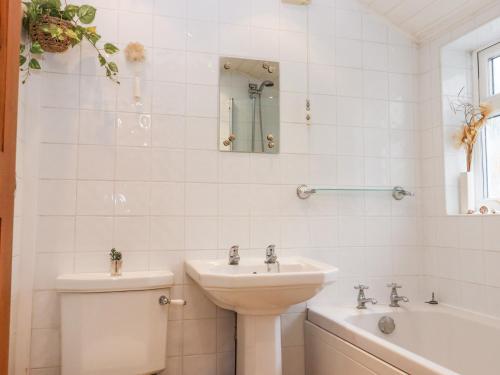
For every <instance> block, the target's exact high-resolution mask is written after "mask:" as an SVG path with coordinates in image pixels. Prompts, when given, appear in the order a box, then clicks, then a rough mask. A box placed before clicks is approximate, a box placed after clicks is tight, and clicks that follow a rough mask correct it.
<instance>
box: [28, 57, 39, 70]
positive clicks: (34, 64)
mask: <svg viewBox="0 0 500 375" xmlns="http://www.w3.org/2000/svg"><path fill="white" fill-rule="evenodd" d="M29 67H30V68H31V69H36V70H40V69H41V68H42V67H41V66H40V63H39V62H38V60H37V59H35V58H33V59H31V60H30V62H29Z"/></svg>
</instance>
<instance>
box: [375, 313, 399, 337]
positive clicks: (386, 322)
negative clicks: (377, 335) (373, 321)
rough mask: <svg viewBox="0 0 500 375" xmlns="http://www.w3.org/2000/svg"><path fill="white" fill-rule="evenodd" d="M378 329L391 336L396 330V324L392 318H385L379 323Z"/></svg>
mask: <svg viewBox="0 0 500 375" xmlns="http://www.w3.org/2000/svg"><path fill="white" fill-rule="evenodd" d="M378 328H379V329H380V332H382V333H385V334H386V335H389V334H391V333H393V332H394V330H395V329H396V323H394V319H392V318H391V317H390V316H383V317H381V318H380V320H379V321H378Z"/></svg>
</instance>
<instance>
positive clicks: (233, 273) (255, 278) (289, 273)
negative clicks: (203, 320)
mask: <svg viewBox="0 0 500 375" xmlns="http://www.w3.org/2000/svg"><path fill="white" fill-rule="evenodd" d="M278 267H279V269H278ZM186 271H187V273H188V274H189V276H191V278H192V279H193V280H194V281H195V282H196V283H197V284H199V285H200V287H201V288H202V289H203V290H205V292H206V293H207V295H208V297H209V298H210V299H211V300H212V301H213V302H214V303H215V304H217V305H219V306H220V307H223V308H225V309H229V310H234V311H236V312H238V313H242V314H251V315H269V314H280V313H282V312H283V311H285V310H286V309H287V308H288V307H289V306H291V305H294V304H297V303H300V302H303V301H306V300H308V299H310V298H311V297H313V296H314V295H316V294H317V293H318V292H319V291H320V290H321V289H322V288H323V287H324V286H325V285H327V284H330V283H332V282H334V280H335V275H336V272H337V269H336V268H335V267H332V266H330V265H328V264H325V263H321V262H316V261H313V260H311V259H307V258H302V257H290V258H281V259H279V266H278V264H270V265H269V266H268V265H267V264H264V260H263V259H260V258H250V259H241V261H240V264H239V265H236V266H233V265H229V264H228V262H227V260H226V259H220V260H189V261H187V262H186Z"/></svg>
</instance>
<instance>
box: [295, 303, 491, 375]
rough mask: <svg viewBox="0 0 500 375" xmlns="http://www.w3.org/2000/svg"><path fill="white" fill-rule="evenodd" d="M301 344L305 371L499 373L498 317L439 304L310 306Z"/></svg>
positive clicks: (319, 374)
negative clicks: (386, 325) (389, 329)
mask: <svg viewBox="0 0 500 375" xmlns="http://www.w3.org/2000/svg"><path fill="white" fill-rule="evenodd" d="M382 316H389V317H391V318H393V319H394V321H395V324H396V329H395V330H394V332H393V333H392V334H389V335H386V334H384V333H382V332H381V331H380V330H379V329H378V321H379V319H380V318H381V317H382ZM305 345H306V369H307V371H306V373H307V375H365V374H366V375H373V374H384V375H385V374H387V375H396V374H414V375H457V374H462V375H498V374H500V320H498V319H494V318H491V317H488V316H483V315H479V314H474V313H471V312H467V311H462V310H459V309H455V308H451V307H447V306H444V305H427V304H413V303H410V304H405V305H404V306H403V307H400V308H391V307H389V306H381V305H377V306H373V307H371V306H370V307H368V309H366V310H357V309H356V308H354V307H353V308H346V307H333V306H332V307H311V308H310V309H309V310H308V318H307V321H306V323H305Z"/></svg>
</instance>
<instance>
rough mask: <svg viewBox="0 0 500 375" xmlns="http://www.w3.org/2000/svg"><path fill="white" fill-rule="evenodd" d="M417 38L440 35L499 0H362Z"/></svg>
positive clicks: (422, 38) (417, 39)
mask: <svg viewBox="0 0 500 375" xmlns="http://www.w3.org/2000/svg"><path fill="white" fill-rule="evenodd" d="M361 1H362V2H363V3H365V4H366V5H368V7H370V8H371V9H373V10H374V11H375V12H376V13H378V14H380V15H382V16H384V17H385V18H387V19H388V20H389V21H390V22H391V23H392V24H394V25H396V26H398V27H399V28H400V29H402V30H403V31H405V32H407V33H408V34H410V35H411V36H412V37H413V38H414V39H415V40H416V41H423V40H426V39H429V38H432V37H433V36H436V35H439V33H440V32H443V31H445V30H446V29H447V28H448V27H450V26H453V25H454V24H457V23H458V22H460V21H462V20H464V19H465V18H467V17H468V16H470V15H471V14H474V13H476V12H478V11H479V10H481V9H482V8H484V7H485V6H489V5H493V4H494V3H496V2H497V1H498V0H361Z"/></svg>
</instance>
